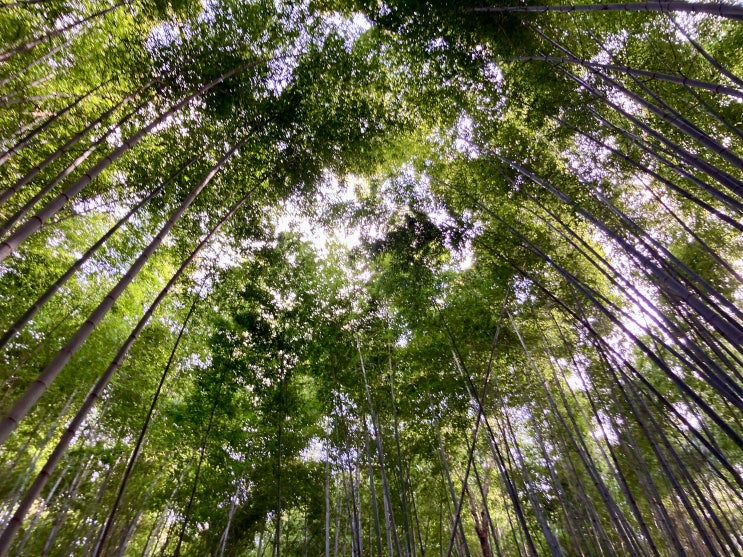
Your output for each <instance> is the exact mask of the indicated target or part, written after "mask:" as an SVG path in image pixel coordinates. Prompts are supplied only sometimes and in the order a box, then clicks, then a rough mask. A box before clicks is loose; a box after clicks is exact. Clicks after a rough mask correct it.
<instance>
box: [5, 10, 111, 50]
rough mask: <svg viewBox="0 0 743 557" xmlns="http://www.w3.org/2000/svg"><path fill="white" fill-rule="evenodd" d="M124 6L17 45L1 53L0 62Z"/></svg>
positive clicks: (92, 15)
mask: <svg viewBox="0 0 743 557" xmlns="http://www.w3.org/2000/svg"><path fill="white" fill-rule="evenodd" d="M123 5H124V4H123V3H122V4H116V5H114V6H111V7H110V8H106V9H105V10H101V11H99V12H96V13H94V14H91V15H89V16H88V17H85V18H83V19H79V20H77V21H73V22H72V23H69V24H67V25H65V26H64V27H60V28H59V29H55V30H54V31H50V32H48V33H47V34H46V35H43V36H41V37H38V38H36V39H32V40H30V41H28V42H27V43H24V44H22V45H19V46H17V47H15V48H11V49H10V50H6V51H4V52H2V53H0V62H4V61H5V60H8V59H9V58H12V57H13V56H15V55H16V54H21V53H23V52H28V51H29V50H32V49H33V48H35V47H37V46H39V45H40V44H42V43H44V42H46V41H50V40H52V39H53V38H54V37H58V36H59V35H63V34H64V33H66V32H67V31H71V30H73V29H75V28H76V27H80V26H81V25H84V24H85V23H87V22H89V21H91V20H93V19H97V18H99V17H103V16H105V15H106V14H107V13H109V12H112V11H114V10H116V9H117V8H120V7H121V6H123Z"/></svg>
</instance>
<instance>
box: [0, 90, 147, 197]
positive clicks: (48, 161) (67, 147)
mask: <svg viewBox="0 0 743 557" xmlns="http://www.w3.org/2000/svg"><path fill="white" fill-rule="evenodd" d="M152 84H153V82H149V83H147V84H145V85H143V86H142V87H140V88H139V89H137V90H136V91H134V92H133V93H130V94H129V95H127V96H125V97H124V98H123V99H121V101H119V102H118V103H116V104H115V105H114V106H112V107H111V108H109V109H108V110H106V111H105V112H104V113H103V114H101V115H100V116H99V117H98V118H96V119H95V120H93V121H92V122H91V123H90V124H88V125H87V126H85V128H84V129H83V130H82V131H80V132H78V133H76V134H75V135H73V136H72V137H71V138H70V139H68V140H67V141H66V142H65V143H64V145H62V146H61V147H59V148H58V149H56V150H55V151H54V152H53V153H51V154H50V155H49V156H48V157H47V158H45V159H44V160H43V161H42V162H40V163H39V164H37V165H36V166H34V167H33V168H32V169H31V170H30V171H28V172H27V173H26V175H25V176H23V177H22V178H19V179H18V180H16V182H15V184H13V185H12V186H11V187H9V188H8V189H6V190H5V191H3V192H2V193H0V205H2V204H4V203H5V202H6V201H7V200H8V199H9V198H10V197H11V196H12V195H13V194H15V193H17V192H18V191H19V190H20V189H21V188H22V187H23V186H25V185H27V184H29V183H31V181H33V179H34V178H36V176H38V175H39V173H40V172H41V171H42V170H44V169H45V168H47V167H48V166H49V165H50V164H52V163H53V162H54V161H55V160H57V159H58V158H59V157H61V156H62V155H63V154H65V153H66V152H68V151H69V150H70V149H71V148H72V147H73V146H75V145H76V144H77V143H78V142H79V141H80V140H81V139H82V138H83V137H85V136H86V135H88V134H89V133H90V132H91V130H93V128H95V127H96V126H97V125H99V124H101V123H103V122H104V121H106V119H107V118H109V117H110V116H111V115H112V114H113V113H114V112H116V110H118V109H119V108H121V107H122V106H124V104H126V103H127V102H129V101H131V100H133V99H135V98H136V97H137V96H138V95H140V94H141V93H142V92H144V91H146V90H147V89H148V88H149V87H150V86H151V85H152ZM140 106H142V105H140Z"/></svg>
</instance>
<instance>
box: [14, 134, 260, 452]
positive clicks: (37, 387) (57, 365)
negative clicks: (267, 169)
mask: <svg viewBox="0 0 743 557" xmlns="http://www.w3.org/2000/svg"><path fill="white" fill-rule="evenodd" d="M244 142H245V139H243V140H242V141H240V142H238V143H237V144H236V145H235V146H234V147H233V148H232V149H230V150H229V151H228V152H227V153H226V154H225V155H224V156H222V158H221V159H220V160H219V161H218V162H217V164H216V165H215V166H214V167H212V169H211V170H210V171H209V172H208V173H207V175H206V176H205V177H204V179H203V180H202V181H201V182H200V183H199V185H197V186H196V188H194V189H193V191H191V193H190V194H189V196H188V197H187V198H186V200H185V201H183V203H182V204H181V205H180V206H179V207H178V208H177V209H176V210H175V211H174V212H173V214H172V215H171V217H170V218H169V219H168V221H167V222H166V223H165V225H164V226H163V227H162V229H161V230H160V232H158V234H157V236H155V238H154V239H153V240H152V242H150V244H149V245H148V246H147V248H145V250H144V251H143V252H142V253H141V254H140V256H139V257H138V258H137V260H136V261H135V262H134V263H133V264H132V266H131V267H130V268H129V270H128V271H127V273H126V274H125V275H124V276H123V277H122V278H121V280H119V282H118V283H117V284H116V286H114V287H113V289H112V290H111V291H110V292H109V293H108V295H107V296H106V297H105V298H104V299H103V301H102V302H101V303H100V304H99V305H98V307H97V308H96V309H95V310H93V312H92V313H91V314H90V316H89V317H88V319H87V321H86V322H85V323H83V325H82V326H81V327H80V328H79V329H78V330H77V332H76V333H75V334H74V335H73V336H72V338H71V339H70V340H69V341H68V343H67V344H66V345H65V347H64V348H63V349H62V350H60V352H59V353H58V354H57V355H56V356H55V358H54V359H53V360H52V361H51V363H50V364H49V365H48V366H47V367H46V368H45V369H44V371H43V372H42V373H41V374H40V375H39V376H38V378H37V379H36V381H34V383H32V384H31V385H30V386H29V387H28V389H27V390H26V392H25V393H24V394H23V396H21V398H20V399H19V400H18V401H17V402H16V404H15V405H14V406H13V408H12V409H11V411H10V412H9V413H8V414H7V415H6V417H5V418H4V419H3V421H2V422H0V445H2V444H3V443H5V441H6V440H7V439H8V437H10V435H11V433H12V432H13V431H14V430H15V428H16V426H17V424H18V422H20V421H21V420H22V419H23V418H24V417H25V415H26V414H27V413H28V411H29V410H30V409H31V408H32V407H33V406H34V404H35V403H36V401H37V400H38V399H39V397H40V396H41V395H42V394H43V393H44V392H45V391H46V389H47V388H48V386H49V385H50V384H51V382H52V381H54V379H56V377H57V376H58V375H59V373H60V372H61V371H62V369H64V367H65V365H66V364H67V362H69V360H70V358H72V356H73V355H74V354H75V353H76V352H77V350H78V349H79V348H80V347H81V346H82V344H83V343H84V342H85V341H86V340H87V338H88V337H89V336H90V334H91V333H92V332H93V330H94V329H95V328H96V326H97V325H98V323H99V322H100V321H101V319H103V317H104V316H105V315H106V313H108V311H109V310H110V309H111V307H112V306H113V304H114V303H115V302H116V300H117V299H118V297H119V296H120V295H121V294H122V293H123V292H124V290H126V288H127V287H128V286H129V284H130V283H131V282H132V281H133V280H134V277H136V276H137V274H138V273H139V271H140V270H141V269H142V267H143V266H144V264H145V263H146V262H147V261H148V260H149V258H150V256H151V255H152V254H153V253H154V251H155V250H156V249H157V248H158V246H159V245H160V244H161V243H162V241H163V239H164V238H165V236H166V235H167V234H168V233H169V232H170V230H171V229H172V228H173V226H174V225H175V223H176V222H177V221H178V220H180V218H181V216H182V215H183V213H184V212H185V211H186V209H187V208H188V207H189V206H190V205H191V203H193V201H194V200H195V199H196V197H197V196H198V195H199V193H201V191H202V190H203V189H204V188H205V187H206V185H207V184H208V183H209V182H210V181H211V179H212V178H213V177H214V176H215V175H216V173H217V172H218V171H219V170H220V169H221V168H222V166H224V164H225V163H226V162H227V161H228V160H229V159H230V158H231V157H232V155H233V154H234V153H235V152H236V151H237V149H238V148H239V147H240V146H241V145H242V144H243V143H244ZM251 193H252V192H251ZM194 256H195V254H194Z"/></svg>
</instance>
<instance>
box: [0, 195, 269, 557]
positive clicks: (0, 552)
mask: <svg viewBox="0 0 743 557" xmlns="http://www.w3.org/2000/svg"><path fill="white" fill-rule="evenodd" d="M253 191H255V188H254V189H253ZM253 191H251V192H250V193H249V194H248V196H249V195H250V194H252V193H253ZM248 196H246V197H244V198H243V199H242V200H241V201H239V202H238V203H237V204H236V205H235V206H234V207H233V208H232V210H230V211H229V212H228V213H227V215H225V217H223V218H222V220H221V221H220V222H219V223H218V224H217V226H216V227H215V228H214V229H213V230H212V231H211V232H210V233H209V234H208V235H207V236H206V237H205V238H204V239H203V240H202V241H201V242H200V243H199V245H198V246H197V247H196V249H195V250H194V251H193V252H192V253H191V255H190V256H189V257H188V258H187V259H186V260H185V261H184V263H183V264H182V265H181V267H180V268H179V269H178V270H177V271H176V273H175V274H174V275H173V277H171V279H170V281H169V282H168V284H167V285H166V286H165V288H163V290H162V291H161V292H160V294H159V295H158V298H157V299H156V300H155V301H154V302H153V303H152V304H151V305H150V308H149V309H148V310H147V312H146V313H145V315H144V316H143V317H142V318H141V319H140V321H139V323H138V324H137V326H136V327H135V329H134V330H133V331H132V333H131V334H130V336H129V338H128V339H127V341H126V342H125V343H124V345H123V346H122V347H121V348H120V349H119V352H118V354H117V355H116V358H114V361H113V362H112V363H111V365H110V366H109V367H108V369H107V370H106V372H105V373H104V374H103V375H102V376H101V377H100V378H99V380H98V382H97V383H96V385H95V387H93V389H92V390H91V392H90V393H89V394H88V396H87V398H86V400H85V402H84V403H83V406H82V407H81V408H80V410H79V411H78V413H77V415H76V416H75V418H74V419H73V420H72V422H70V424H69V425H68V427H67V430H66V431H65V432H64V434H63V435H62V438H61V439H60V441H59V442H58V443H57V446H56V447H55V449H54V451H53V452H52V454H51V456H50V457H49V459H48V460H47V462H46V464H45V465H44V468H42V470H41V472H40V473H39V475H38V476H37V478H36V481H35V482H34V484H33V485H32V486H31V489H30V490H29V492H28V493H27V494H26V496H25V497H24V499H23V501H22V502H21V504H20V506H19V507H18V509H17V510H16V513H15V514H14V516H13V518H12V519H11V521H10V523H9V524H8V526H7V527H6V529H5V531H4V532H3V534H2V535H1V536H0V557H3V556H4V555H5V553H6V552H7V550H8V548H9V545H10V543H11V541H12V539H13V537H14V536H15V533H16V532H17V531H18V528H20V525H21V523H22V521H23V519H24V517H25V516H26V513H27V512H28V510H29V509H30V507H31V505H32V504H33V502H34V500H35V499H36V497H38V494H39V493H40V492H41V490H42V489H43V487H44V485H46V482H47V481H48V479H49V477H50V474H51V473H52V471H53V470H54V468H55V467H56V466H57V464H58V463H59V461H60V459H61V458H62V455H63V454H64V453H65V451H66V450H67V447H68V445H69V443H70V441H71V440H72V439H73V437H74V436H75V434H76V432H77V430H78V429H79V428H80V426H81V425H82V423H83V422H84V421H85V418H86V417H87V415H88V412H90V410H91V409H92V407H93V405H94V404H95V402H96V401H97V399H98V398H99V397H100V396H101V394H102V393H103V390H104V389H105V388H106V386H107V385H108V383H109V381H110V380H111V378H112V377H113V374H114V372H115V371H116V370H117V369H118V368H119V367H120V366H121V363H122V362H123V360H124V358H125V357H126V354H127V353H128V351H129V348H130V347H131V345H132V344H133V343H134V341H135V340H136V339H137V337H138V336H139V333H140V332H141V331H142V329H143V328H144V326H145V325H146V324H147V322H148V321H149V319H150V317H151V316H152V314H153V313H154V311H155V309H156V308H157V306H158V305H159V304H160V302H161V301H162V300H163V299H164V298H165V296H167V294H168V293H169V292H170V290H171V288H172V287H173V285H174V284H175V283H176V282H177V280H178V279H179V278H180V276H181V275H182V274H183V272H184V271H185V270H186V268H187V267H188V266H189V265H190V263H191V262H192V261H193V259H194V258H195V257H196V256H197V255H198V253H199V252H200V251H201V249H202V248H203V247H204V246H205V245H206V244H207V243H208V241H209V240H210V239H211V237H212V236H213V235H214V234H215V233H216V232H217V230H218V229H219V228H220V227H221V226H222V225H223V224H224V223H225V222H226V221H227V220H228V219H229V218H231V217H232V216H233V215H234V214H235V212H236V211H237V210H238V209H239V208H240V206H241V205H242V204H243V203H244V202H245V201H246V200H247V198H248Z"/></svg>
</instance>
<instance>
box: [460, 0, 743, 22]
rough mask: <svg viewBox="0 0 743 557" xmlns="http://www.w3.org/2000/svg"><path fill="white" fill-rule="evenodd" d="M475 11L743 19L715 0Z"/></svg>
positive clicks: (742, 10)
mask: <svg viewBox="0 0 743 557" xmlns="http://www.w3.org/2000/svg"><path fill="white" fill-rule="evenodd" d="M469 11H472V12H475V13H483V14H484V13H497V12H532V13H543V12H661V13H675V12H678V13H691V14H709V15H717V16H720V17H724V18H728V19H735V20H740V21H743V8H742V7H740V6H737V5H734V4H725V3H723V2H715V3H714V4H702V3H698V2H681V1H673V0H670V1H666V0H648V1H645V2H631V3H628V4H570V5H551V6H533V5H532V6H523V5H522V6H488V7H481V8H469Z"/></svg>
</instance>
